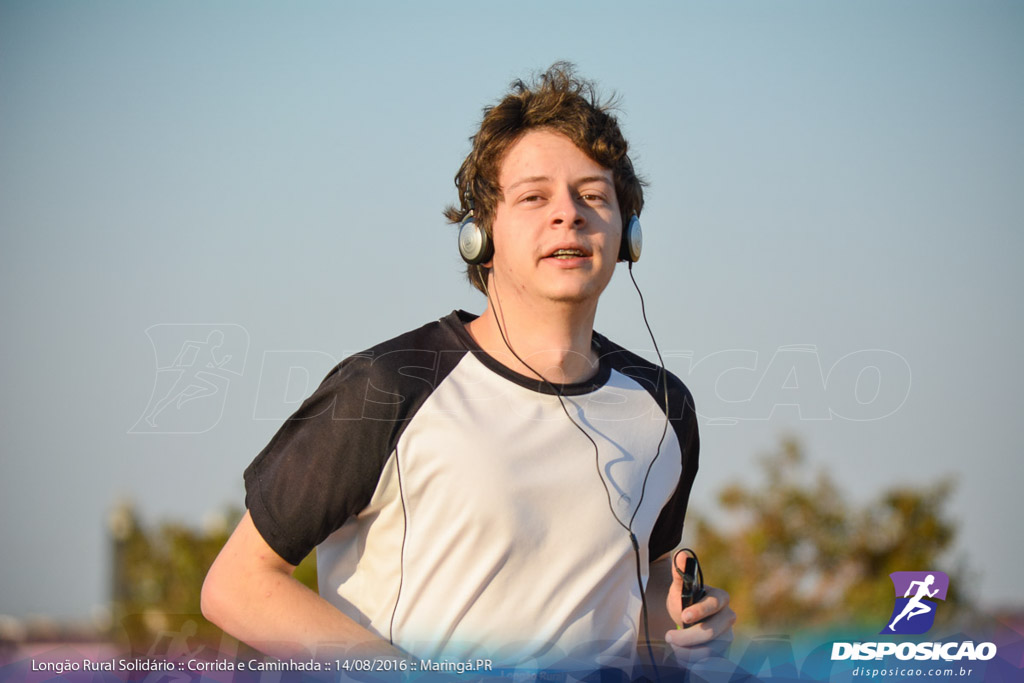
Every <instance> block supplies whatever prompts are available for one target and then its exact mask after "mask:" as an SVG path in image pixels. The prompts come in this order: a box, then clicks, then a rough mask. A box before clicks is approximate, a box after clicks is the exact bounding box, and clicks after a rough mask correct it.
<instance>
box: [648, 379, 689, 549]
mask: <svg viewBox="0 0 1024 683" xmlns="http://www.w3.org/2000/svg"><path fill="white" fill-rule="evenodd" d="M669 407H670V411H671V415H670V419H669V422H670V424H671V425H672V429H673V430H674V431H675V433H676V438H677V439H678V440H679V448H680V451H681V452H680V457H681V458H682V471H681V473H680V475H679V484H678V485H677V486H676V490H675V492H674V493H673V494H672V497H671V498H669V500H668V502H667V503H665V507H663V508H662V509H661V514H660V515H659V516H658V521H657V522H655V524H654V529H653V530H652V531H651V540H650V543H649V544H648V552H649V557H650V559H651V561H654V560H657V559H658V558H659V557H661V556H662V555H664V554H665V553H668V552H670V551H672V550H673V549H675V548H676V546H678V545H679V542H680V541H681V540H682V537H683V519H684V518H685V517H686V506H687V504H688V503H689V501H690V489H691V488H692V487H693V480H694V478H695V477H696V476H697V466H698V458H699V455H700V436H699V435H698V433H697V412H696V410H695V409H694V405H693V396H692V395H691V394H690V392H689V390H688V389H687V388H686V387H685V386H684V385H683V383H682V382H681V381H679V379H678V378H676V377H675V376H674V375H671V374H670V375H669Z"/></svg>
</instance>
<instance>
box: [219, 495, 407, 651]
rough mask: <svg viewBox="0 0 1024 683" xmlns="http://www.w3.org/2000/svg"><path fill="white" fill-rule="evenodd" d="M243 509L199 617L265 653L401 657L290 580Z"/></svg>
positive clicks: (289, 567)
mask: <svg viewBox="0 0 1024 683" xmlns="http://www.w3.org/2000/svg"><path fill="white" fill-rule="evenodd" d="M294 571H295V567H294V566H293V565H291V564H288V562H286V561H285V560H284V559H282V558H281V557H280V556H279V555H278V554H277V553H276V552H274V550H273V549H272V548H271V547H270V546H269V545H267V542H266V541H265V540H263V536H261V535H260V532H259V531H258V530H257V529H256V526H255V525H254V524H253V521H252V518H251V517H250V516H249V513H248V511H247V512H246V513H245V516H244V517H243V518H242V521H241V522H239V524H238V527H237V528H236V529H235V531H234V533H232V534H231V538H229V539H228V542H227V543H226V544H225V545H224V548H223V549H222V550H221V551H220V554H219V555H218V556H217V559H216V560H214V563H213V566H212V567H210V571H209V573H208V574H207V575H206V581H205V582H204V583H203V591H202V596H201V602H202V611H203V616H205V617H206V618H207V619H209V620H210V621H212V622H213V623H214V624H216V625H217V626H219V627H221V628H222V629H224V630H225V631H227V632H228V633H230V634H231V635H233V636H235V637H236V638H238V639H239V640H241V641H243V642H245V643H248V644H249V645H251V646H253V647H255V648H256V649H258V650H260V651H261V652H265V653H267V654H269V655H272V656H275V657H279V658H288V657H295V656H305V657H308V656H309V655H310V654H313V655H315V656H317V657H318V658H321V659H326V658H333V657H335V656H344V655H349V656H351V655H353V654H356V653H358V654H359V655H360V656H378V657H404V656H405V655H404V654H403V653H402V652H401V651H400V650H398V649H397V648H395V647H394V646H392V645H391V644H390V643H388V642H387V641H385V640H383V639H382V638H380V637H379V636H377V635H375V634H373V633H371V632H370V631H368V630H366V629H365V628H363V627H362V626H360V625H359V624H357V623H356V622H355V621H353V620H352V619H350V618H349V617H348V616H346V615H345V614H344V613H342V612H341V611H339V610H338V609H337V608H336V607H334V605H332V604H330V603H329V602H327V601H326V600H324V599H323V598H321V597H320V596H319V595H317V594H316V593H315V592H313V591H311V590H310V589H308V588H307V587H306V586H304V585H303V584H302V583H300V582H299V581H298V580H297V579H295V578H294V577H293V576H292V572H294Z"/></svg>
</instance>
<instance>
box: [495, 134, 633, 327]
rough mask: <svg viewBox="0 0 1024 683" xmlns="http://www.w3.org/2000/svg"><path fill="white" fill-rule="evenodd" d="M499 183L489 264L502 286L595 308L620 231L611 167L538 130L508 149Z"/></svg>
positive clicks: (558, 136) (525, 295)
mask: <svg viewBox="0 0 1024 683" xmlns="http://www.w3.org/2000/svg"><path fill="white" fill-rule="evenodd" d="M498 181H499V183H500V184H501V188H502V199H501V201H499V202H498V206H497V208H496V211H495V215H494V223H493V234H494V260H493V268H494V273H495V276H496V278H497V280H498V282H499V284H498V285H497V286H498V287H499V289H500V290H501V292H502V293H505V292H509V291H510V289H511V291H514V292H515V293H516V295H518V296H521V297H523V298H526V299H532V300H534V301H536V302H538V303H539V302H540V301H542V300H543V301H549V302H550V301H559V302H565V303H577V304H584V303H589V304H593V305H594V306H595V307H596V305H597V299H598V297H599V296H600V295H601V292H603V291H604V288H605V287H606V286H607V285H608V281H609V280H610V279H611V277H612V273H613V272H614V270H615V262H616V259H617V257H618V251H619V241H620V235H621V232H622V218H621V216H620V215H619V202H618V198H617V197H616V195H615V183H614V180H613V177H612V172H611V171H610V170H609V169H607V168H604V167H603V166H601V165H600V164H598V163H597V162H596V161H594V160H593V159H591V158H590V157H588V156H587V155H586V154H584V153H583V152H582V151H581V150H580V149H579V148H578V147H577V146H576V145H575V144H573V143H572V141H570V140H569V138H567V137H565V136H564V135H561V134H560V133H555V132H552V131H549V130H543V129H538V130H532V131H529V132H527V133H526V134H525V135H523V137H522V138H520V139H519V140H518V141H517V142H516V143H515V144H514V145H512V147H510V148H509V150H508V152H507V153H506V155H505V158H504V160H503V161H502V164H501V169H500V172H499V175H498Z"/></svg>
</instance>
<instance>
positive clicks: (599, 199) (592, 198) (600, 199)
mask: <svg viewBox="0 0 1024 683" xmlns="http://www.w3.org/2000/svg"><path fill="white" fill-rule="evenodd" d="M580 199H582V200H583V201H585V202H586V203H588V204H603V203H605V201H606V200H605V197H604V195H603V194H601V193H599V192H581V193H580Z"/></svg>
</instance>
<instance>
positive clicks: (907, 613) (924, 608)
mask: <svg viewBox="0 0 1024 683" xmlns="http://www.w3.org/2000/svg"><path fill="white" fill-rule="evenodd" d="M933 583H935V575H934V574H929V575H928V576H927V577H926V578H925V580H924V581H911V582H910V585H909V586H907V592H906V593H904V594H903V597H905V598H906V597H910V592H911V591H912V590H914V586H917V593H916V594H915V595H914V597H912V598H910V602H908V603H907V605H906V607H904V608H903V611H902V612H900V614H899V616H898V617H896V618H895V619H893V620H892V623H891V624H889V630H890V631H895V630H896V629H895V628H894V626H896V622H897V621H899V620H900V619H902V618H903V617H906V618H907V620H908V621H909V620H910V618H911V617H916V616H917V615H918V614H927V613H928V612H931V611H932V610H933V609H934V607H933V606H932V605H929V604H928V603H926V602H921V601H922V599H924V598H931V597H934V596H935V594H936V593H938V592H939V589H938V588H936V589H935V590H933V591H929V590H928V587H929V586H931V585H932V584H933Z"/></svg>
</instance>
